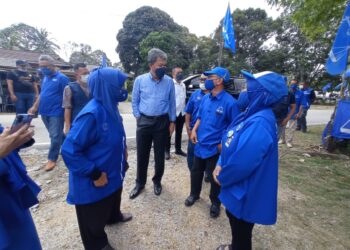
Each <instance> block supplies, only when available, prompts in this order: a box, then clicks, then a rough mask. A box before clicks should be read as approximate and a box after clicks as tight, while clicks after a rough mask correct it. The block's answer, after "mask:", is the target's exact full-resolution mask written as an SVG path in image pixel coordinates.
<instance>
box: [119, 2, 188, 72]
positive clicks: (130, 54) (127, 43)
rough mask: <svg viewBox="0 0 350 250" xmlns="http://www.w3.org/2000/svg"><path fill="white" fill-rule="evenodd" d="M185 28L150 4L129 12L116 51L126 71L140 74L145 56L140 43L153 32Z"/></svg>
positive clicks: (177, 30)
mask: <svg viewBox="0 0 350 250" xmlns="http://www.w3.org/2000/svg"><path fill="white" fill-rule="evenodd" d="M184 30H186V29H184V28H183V27H181V26H180V25H178V24H177V23H175V22H174V20H173V19H172V18H171V17H170V16H169V15H168V14H167V13H166V12H164V11H162V10H160V9H158V8H153V7H149V6H144V7H141V8H138V9H137V10H135V11H133V12H131V13H129V14H128V15H127V16H126V17H125V19H124V21H123V28H122V29H120V30H119V32H118V34H117V40H118V46H117V48H116V52H117V53H118V54H119V58H120V60H121V62H122V64H123V67H124V69H125V70H126V71H132V72H134V73H135V74H138V73H139V72H140V70H141V68H142V67H141V65H142V63H143V60H144V58H141V55H140V47H139V45H140V43H141V42H142V40H143V39H145V38H146V37H147V36H148V35H150V33H152V32H173V33H181V32H183V31H184Z"/></svg>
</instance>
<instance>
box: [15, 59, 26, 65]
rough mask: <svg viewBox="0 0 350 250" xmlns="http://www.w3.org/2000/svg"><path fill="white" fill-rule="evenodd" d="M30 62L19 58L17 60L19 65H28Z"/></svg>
mask: <svg viewBox="0 0 350 250" xmlns="http://www.w3.org/2000/svg"><path fill="white" fill-rule="evenodd" d="M27 64H28V63H27V62H26V61H24V60H17V61H16V65H17V66H19V65H27Z"/></svg>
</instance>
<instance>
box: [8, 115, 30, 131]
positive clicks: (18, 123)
mask: <svg viewBox="0 0 350 250" xmlns="http://www.w3.org/2000/svg"><path fill="white" fill-rule="evenodd" d="M32 119H33V116H32V115H29V114H17V115H16V118H15V120H14V121H13V123H12V126H11V130H10V133H11V134H13V133H15V132H16V131H18V130H19V129H20V128H21V127H23V126H24V125H26V124H27V125H30V123H31V122H32Z"/></svg>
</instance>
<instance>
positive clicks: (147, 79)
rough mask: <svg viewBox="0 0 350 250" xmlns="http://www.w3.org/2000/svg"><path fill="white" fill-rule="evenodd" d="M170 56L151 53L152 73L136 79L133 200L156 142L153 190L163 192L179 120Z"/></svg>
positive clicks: (151, 51)
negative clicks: (167, 149)
mask: <svg viewBox="0 0 350 250" xmlns="http://www.w3.org/2000/svg"><path fill="white" fill-rule="evenodd" d="M166 63H167V55H166V54H165V53H164V52H163V51H162V50H160V49H156V48H153V49H151V50H150V51H149V52H148V64H149V68H150V72H148V73H146V74H143V75H140V76H138V77H137V78H136V79H135V82H134V87H133V90H132V109H133V114H134V116H135V118H136V121H137V130H136V142H137V173H136V186H135V188H134V189H133V190H132V191H131V193H130V199H134V198H136V197H137V196H138V195H139V194H140V193H141V191H142V190H143V189H144V187H145V185H146V181H147V169H148V163H149V156H150V151H151V146H152V142H153V145H154V146H153V147H154V161H155V174H154V177H153V179H152V180H153V183H154V193H155V195H160V194H161V192H162V185H161V180H162V176H163V174H164V160H165V159H164V158H165V145H166V141H167V140H168V136H169V134H170V136H171V135H172V133H173V132H174V126H175V120H176V103H175V89H174V84H173V80H172V79H171V78H170V77H169V76H167V75H165V70H166Z"/></svg>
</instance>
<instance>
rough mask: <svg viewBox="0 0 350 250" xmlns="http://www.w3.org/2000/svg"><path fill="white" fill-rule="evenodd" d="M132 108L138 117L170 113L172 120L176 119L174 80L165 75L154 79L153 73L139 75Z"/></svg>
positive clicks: (134, 88) (135, 83) (133, 93)
mask: <svg viewBox="0 0 350 250" xmlns="http://www.w3.org/2000/svg"><path fill="white" fill-rule="evenodd" d="M132 110H133V114H134V116H135V117H136V118H138V117H140V115H141V114H144V115H147V116H160V115H164V114H169V119H170V121H171V122H175V120H176V102H175V88H174V83H173V80H172V79H171V78H170V77H168V76H166V75H165V76H164V77H163V78H162V79H161V80H159V81H157V80H155V79H153V77H152V75H151V73H146V74H143V75H140V76H138V77H137V78H136V79H135V82H134V87H133V90H132Z"/></svg>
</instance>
